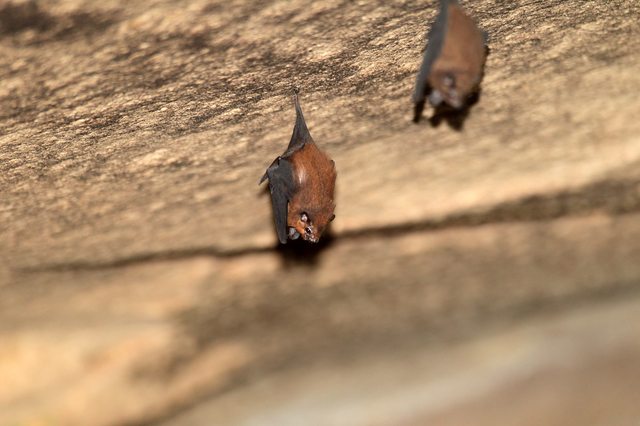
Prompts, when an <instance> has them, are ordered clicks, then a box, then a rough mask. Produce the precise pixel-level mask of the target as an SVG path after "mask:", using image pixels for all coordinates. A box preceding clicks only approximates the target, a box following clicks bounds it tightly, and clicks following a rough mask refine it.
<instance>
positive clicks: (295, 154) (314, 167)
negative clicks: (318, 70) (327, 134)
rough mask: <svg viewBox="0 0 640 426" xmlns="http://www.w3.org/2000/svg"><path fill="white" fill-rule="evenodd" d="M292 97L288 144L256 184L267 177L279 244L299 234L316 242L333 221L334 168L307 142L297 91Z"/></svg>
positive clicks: (308, 140)
mask: <svg viewBox="0 0 640 426" xmlns="http://www.w3.org/2000/svg"><path fill="white" fill-rule="evenodd" d="M295 98H296V125H295V127H294V128H293V135H292V136H291V142H289V146H288V147H287V150H286V151H285V152H284V154H282V155H281V156H279V157H278V158H276V159H275V161H274V162H273V163H272V164H271V166H269V168H268V169H267V172H266V173H265V174H264V176H262V179H260V183H259V184H258V185H261V184H262V182H264V181H265V179H267V178H269V187H270V189H271V201H272V203H273V216H274V218H275V222H276V230H277V232H278V238H280V242H281V243H282V244H286V243H287V237H289V238H290V239H292V240H295V239H297V238H298V237H299V236H300V235H302V238H304V239H305V240H307V241H310V242H312V243H317V242H318V240H319V239H320V235H321V234H322V231H324V228H325V227H326V226H327V224H328V223H329V222H331V221H332V220H333V219H334V218H335V215H334V214H333V211H334V209H335V207H336V205H335V204H334V202H333V193H334V190H335V186H336V168H335V163H334V162H333V160H331V159H330V158H329V157H328V156H327V154H325V153H324V152H322V151H320V149H319V148H318V147H317V146H316V144H315V143H314V142H313V139H311V134H309V130H308V129H307V124H306V123H305V121H304V116H303V115H302V109H300V103H299V102H298V90H296V92H295Z"/></svg>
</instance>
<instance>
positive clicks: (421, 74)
mask: <svg viewBox="0 0 640 426" xmlns="http://www.w3.org/2000/svg"><path fill="white" fill-rule="evenodd" d="M454 3H455V2H454ZM448 4H449V3H448V2H447V1H443V2H442V9H441V10H440V13H439V14H438V17H437V18H436V20H435V21H434V23H433V24H432V26H431V30H429V35H428V36H427V37H428V39H429V42H428V43H427V48H426V49H425V52H424V59H423V60H422V65H421V66H420V71H418V79H417V80H416V88H415V91H414V93H413V102H415V103H418V102H422V101H424V98H425V92H426V90H427V86H428V84H429V77H430V75H431V68H432V67H433V64H434V63H435V61H436V60H437V59H438V57H439V56H440V53H442V45H443V44H444V40H445V37H446V31H447V20H448ZM456 4H457V3H456Z"/></svg>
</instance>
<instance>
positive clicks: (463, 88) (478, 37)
mask: <svg viewBox="0 0 640 426" xmlns="http://www.w3.org/2000/svg"><path fill="white" fill-rule="evenodd" d="M486 39H487V34H486V33H485V32H483V31H480V30H479V29H478V27H477V26H476V24H475V22H474V21H473V19H471V18H470V17H469V16H467V15H466V14H465V13H464V11H463V10H462V8H461V7H460V5H459V4H458V2H457V0H442V7H441V9H440V14H439V15H438V17H437V18H436V20H435V22H434V23H433V25H432V27H431V31H429V43H428V45H427V49H426V51H425V54H424V60H423V61H422V66H421V67H420V72H419V73H418V80H417V81H416V90H415V92H414V94H413V101H414V102H415V103H416V104H424V100H425V97H427V96H428V97H429V103H430V104H431V105H433V106H434V107H437V106H438V105H440V104H441V103H442V102H445V103H446V104H448V105H449V106H451V107H453V108H456V109H459V108H462V107H463V106H464V104H465V101H466V99H467V97H468V96H469V94H470V93H472V91H473V90H474V89H475V88H476V87H477V85H478V84H479V83H480V79H481V78H482V68H483V66H484V61H485V56H486V49H485V43H486Z"/></svg>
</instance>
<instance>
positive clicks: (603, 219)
mask: <svg viewBox="0 0 640 426" xmlns="http://www.w3.org/2000/svg"><path fill="white" fill-rule="evenodd" d="M465 7H466V8H467V10H468V11H469V12H470V13H471V14H472V15H473V16H474V17H475V18H476V19H477V20H478V22H479V25H480V26H481V27H482V28H483V29H485V30H487V31H488V32H489V34H490V42H489V46H490V54H489V56H488V58H487V63H486V69H485V77H484V80H483V82H482V92H481V96H480V100H479V102H478V103H477V104H476V105H474V106H473V108H472V109H471V110H470V114H469V115H468V117H466V119H465V121H464V124H463V126H462V129H459V130H456V129H454V128H453V127H452V126H450V125H449V124H448V123H447V122H446V121H443V122H441V123H439V124H432V123H430V122H429V121H428V120H423V121H422V122H421V123H420V124H418V125H416V124H414V123H412V122H411V118H412V114H413V109H412V105H411V102H410V96H411V92H412V88H413V83H414V79H415V74H416V70H417V68H418V66H419V63H420V60H421V49H422V47H423V46H424V43H425V35H426V32H427V30H428V23H429V22H430V21H431V20H432V19H433V18H434V17H435V14H436V13H437V9H438V6H437V2H436V1H420V2H418V1H406V2H386V1H385V2H382V1H381V2H374V1H361V2H351V1H325V2H302V1H295V2H289V1H278V0H275V1H265V2H242V1H234V2H231V3H229V2H222V1H220V2H216V1H192V2H173V1H144V2H124V1H122V2H120V1H103V2H80V1H71V0H69V1H53V0H51V1H47V0H41V1H26V2H25V1H14V2H2V3H0V49H1V54H0V241H1V242H2V244H0V292H1V294H2V297H1V298H0V327H1V330H0V383H3V384H4V385H3V386H1V387H0V424H2V425H5V424H6V425H14V424H52V425H59V424H64V425H86V424H95V425H121V424H151V423H154V422H156V421H159V420H160V419H163V418H165V417H167V416H171V415H173V414H175V413H178V412H181V411H182V410H184V409H185V408H188V407H191V406H193V405H194V404H196V403H197V402H199V401H202V400H203V399H205V398H209V397H210V398H213V400H214V401H215V400H216V398H219V397H221V395H222V396H223V395H226V394H227V393H228V392H235V391H237V390H238V389H242V388H243V386H244V385H245V384H251V383H253V382H254V380H256V379H257V378H259V377H263V375H268V374H270V372H273V371H276V370H278V371H280V370H287V368H289V367H291V366H299V365H303V366H304V365H307V364H310V363H314V362H320V361H322V362H324V361H323V360H336V359H337V360H340V359H343V357H346V356H347V355H348V356H352V357H355V359H360V357H359V355H358V354H362V353H363V352H366V353H377V352H379V351H381V352H384V351H388V350H389V348H398V351H400V348H403V349H402V351H401V352H402V353H405V352H407V351H408V352H411V351H412V350H413V349H412V348H414V347H415V346H416V345H417V346H420V348H422V349H421V350H424V351H427V352H429V351H430V349H429V348H432V347H433V346H434V345H435V346H438V347H440V346H441V345H442V344H445V343H443V342H449V341H450V340H451V339H454V340H455V339H463V340H464V339H471V338H480V337H478V336H482V335H483V333H484V330H485V329H486V328H487V327H489V328H491V327H497V328H502V329H505V330H509V329H510V328H511V327H516V325H515V324H516V323H517V322H518V321H527V318H531V317H536V318H537V317H542V318H546V317H548V316H551V318H553V316H552V315H551V314H550V312H565V311H570V310H572V309H574V308H575V307H577V306H582V305H583V304H586V305H587V306H599V305H600V304H601V303H609V302H608V301H610V300H612V299H616V298H618V297H623V298H630V299H635V298H637V297H638V296H637V294H638V293H637V290H638V288H639V287H638V284H639V283H640V262H638V259H640V242H639V241H640V238H639V237H640V225H639V224H640V221H639V220H638V219H639V216H638V214H639V212H640V172H639V171H638V164H639V162H640V120H638V111H640V96H638V95H639V92H640V89H639V88H640V73H638V70H639V69H640V54H639V53H638V52H640V26H639V24H638V22H639V18H640V12H638V9H637V6H636V4H635V2H634V1H632V0H616V1H607V2H603V1H585V0H575V1H555V0H554V1H526V2H525V1H510V2H503V1H497V0H494V1H491V0H479V1H475V2H469V3H468V4H466V5H465ZM294 85H301V86H302V94H301V103H302V108H303V110H304V112H305V117H306V120H307V124H308V126H309V128H310V131H311V134H312V135H313V137H314V139H315V140H316V142H317V143H318V144H319V145H320V146H321V147H322V148H323V149H325V150H326V151H327V152H328V153H330V155H331V156H332V157H333V158H334V160H335V161H336V165H337V168H338V181H337V185H338V187H337V194H336V195H337V205H338V207H337V210H336V215H337V218H336V220H335V222H334V223H333V224H332V227H331V230H330V234H329V236H328V237H327V238H326V239H325V240H324V241H323V242H322V243H321V244H320V245H318V246H317V247H308V246H305V245H295V244H290V245H287V246H286V247H284V248H283V247H280V248H277V245H276V243H277V237H276V234H275V230H274V227H273V223H272V216H271V206H270V200H269V196H268V193H267V191H266V190H265V189H264V188H261V187H258V186H257V182H258V180H259V178H260V177H261V175H262V173H263V172H264V169H265V168H266V167H267V166H268V165H269V164H270V162H271V161H272V160H273V158H274V157H275V156H276V155H278V154H279V153H281V152H282V150H283V149H284V147H285V146H286V144H287V142H288V140H289V137H290V132H291V129H292V126H293V120H294V117H295V113H294V110H293V102H292V97H291V88H292V87H293V86H294ZM427 114H429V112H427ZM633 312H635V311H633ZM633 318H636V317H633ZM516 320H517V321H516ZM616 324H617V323H616ZM571 330H573V329H571ZM568 334H569V337H568V339H571V337H570V336H571V333H568ZM603 334H606V331H603ZM629 336H635V335H633V334H630V335H629ZM629 339H631V340H632V337H629ZM587 341H588V339H587ZM592 343H593V344H594V345H596V346H597V342H592ZM445 346H446V344H445ZM622 346H624V345H622ZM425 348H426V349H425ZM631 353H633V354H635V355H637V352H633V351H632V352H631ZM495 354H496V355H495V356H496V359H498V360H499V359H501V358H500V357H501V356H502V355H501V354H502V352H500V351H499V350H498V349H496V352H495ZM635 355H633V356H635ZM607 356H609V355H607ZM605 358H606V357H605ZM606 359H609V358H606ZM634 359H635V358H634ZM594 362H595V361H594ZM603 362H605V361H603ZM607 362H608V361H607ZM631 364H632V363H631ZM607 365H609V364H607ZM625 365H626V364H625ZM521 367H522V368H526V365H524V364H523V365H522V366H521ZM605 370H606V369H605ZM514 371H520V370H517V369H515V370H514ZM565 373H566V377H569V378H570V377H574V376H571V375H570V374H569V373H570V372H565ZM514 374H515V373H514ZM607 377H612V376H607ZM567 380H570V379H567ZM634 385H638V386H640V384H638V383H631V384H630V385H629V386H630V387H632V388H633V386H634ZM464 386H465V385H464V384H462V385H461V387H464ZM569 394H570V391H569V390H567V392H566V395H569ZM487 395H488V396H487V398H492V397H491V395H492V394H490V393H488V394H487ZM598 397H599V396H598V395H596V396H594V398H595V399H597V398H598ZM558 400H559V401H562V398H561V397H559V399H558ZM495 401H500V398H499V396H495ZM496 404H499V403H498V402H496ZM567 404H569V402H568V403H567ZM499 406H500V405H499ZM594 406H596V407H597V406H598V405H597V404H595V405H594ZM522 409H523V410H525V409H526V407H524V408H522ZM449 414H451V413H449ZM415 415H416V416H420V415H422V414H421V413H419V412H416V413H415ZM446 415H448V414H446V413H445V414H443V416H446ZM444 418H445V420H446V418H447V417H444ZM451 419H454V417H451ZM445 420H443V422H444V421H445ZM396 421H399V420H397V419H396ZM451 421H453V420H451ZM460 421H462V420H460ZM205 424H206V423H205ZM362 424H369V423H362ZM388 424H393V421H392V420H390V422H388ZM443 424H445V423H443ZM454 424H457V423H455V422H454ZM523 424H524V423H523ZM563 424H567V423H563ZM580 424H584V423H580Z"/></svg>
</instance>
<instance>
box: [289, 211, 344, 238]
mask: <svg viewBox="0 0 640 426" xmlns="http://www.w3.org/2000/svg"><path fill="white" fill-rule="evenodd" d="M335 217H336V216H335V215H334V214H331V216H330V217H329V218H328V219H325V220H323V219H322V217H320V215H319V216H318V217H317V220H315V221H314V220H313V218H312V216H310V215H309V214H307V213H306V212H302V213H300V215H299V217H298V221H297V222H296V224H295V226H293V227H291V228H289V238H291V239H292V240H295V239H297V238H298V237H299V236H301V235H302V238H303V239H304V240H305V241H309V242H311V243H317V242H318V241H320V236H321V235H322V232H323V231H324V228H326V226H327V224H328V223H329V222H331V221H332V220H333V219H334V218H335Z"/></svg>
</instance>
